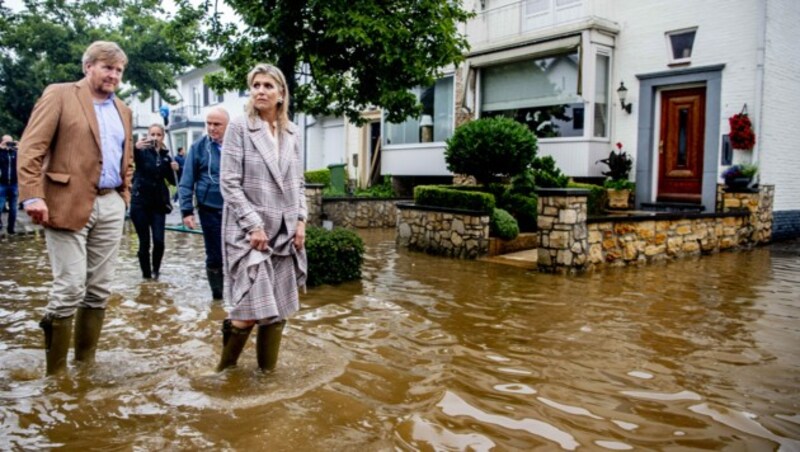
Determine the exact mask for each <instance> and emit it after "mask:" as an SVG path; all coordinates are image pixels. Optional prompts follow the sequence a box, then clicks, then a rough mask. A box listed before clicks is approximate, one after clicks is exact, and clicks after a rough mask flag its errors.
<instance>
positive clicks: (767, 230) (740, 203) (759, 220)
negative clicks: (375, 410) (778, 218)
mask: <svg viewBox="0 0 800 452" xmlns="http://www.w3.org/2000/svg"><path fill="white" fill-rule="evenodd" d="M774 199H775V186H774V185H762V186H760V187H758V188H757V189H756V190H754V191H743V192H742V191H726V190H725V186H724V185H722V184H720V185H718V186H717V212H735V211H740V210H744V211H747V212H749V213H750V219H749V223H750V224H749V226H750V228H751V235H750V240H751V241H753V242H755V243H769V242H770V241H771V240H772V222H773V221H772V220H773V218H772V203H773V200H774Z"/></svg>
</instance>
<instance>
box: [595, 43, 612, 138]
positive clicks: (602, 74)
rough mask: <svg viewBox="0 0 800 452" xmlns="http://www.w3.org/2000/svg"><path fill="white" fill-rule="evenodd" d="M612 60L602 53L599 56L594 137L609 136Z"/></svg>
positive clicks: (596, 75)
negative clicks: (609, 96) (610, 71)
mask: <svg viewBox="0 0 800 452" xmlns="http://www.w3.org/2000/svg"><path fill="white" fill-rule="evenodd" d="M609 61H610V58H609V56H608V55H604V54H602V53H598V54H597V62H596V63H597V67H596V68H595V69H596V72H597V73H596V74H595V85H594V136H595V137H607V136H608V109H609V102H608V93H609V87H608V83H609V78H610V77H609V69H610V64H609Z"/></svg>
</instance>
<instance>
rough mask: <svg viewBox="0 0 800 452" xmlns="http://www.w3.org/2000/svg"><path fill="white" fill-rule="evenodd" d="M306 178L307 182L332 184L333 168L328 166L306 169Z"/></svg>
mask: <svg viewBox="0 0 800 452" xmlns="http://www.w3.org/2000/svg"><path fill="white" fill-rule="evenodd" d="M305 178H306V183H307V184H322V185H324V186H326V187H327V186H329V185H330V184H331V170H329V169H328V168H323V169H318V170H313V171H306V172H305Z"/></svg>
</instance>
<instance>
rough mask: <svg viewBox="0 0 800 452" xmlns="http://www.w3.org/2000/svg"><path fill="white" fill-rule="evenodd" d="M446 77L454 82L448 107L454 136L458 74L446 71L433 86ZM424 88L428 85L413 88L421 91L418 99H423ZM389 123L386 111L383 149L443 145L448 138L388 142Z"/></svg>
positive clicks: (382, 122)
mask: <svg viewBox="0 0 800 452" xmlns="http://www.w3.org/2000/svg"><path fill="white" fill-rule="evenodd" d="M446 78H450V79H451V81H452V84H451V85H452V86H451V90H452V91H451V99H452V101H451V102H449V103H448V108H449V109H450V136H452V135H453V132H455V124H456V109H455V99H456V92H457V91H456V74H455V72H452V71H448V72H445V73H444V74H442V75H441V76H440V77H437V78H436V80H434V82H433V85H432V86H434V87H435V86H436V82H438V81H439V80H442V79H446ZM424 88H427V87H422V86H415V87H414V88H412V90H418V91H419V92H418V93H417V94H418V99H417V101H420V100H421V95H422V91H424ZM422 116H423V115H422V114H421V115H420V117H419V119H420V120H421V119H422ZM409 118H410V116H408V117H406V119H405V120H404V121H403V123H404V122H406V121H408V119H409ZM403 123H391V124H395V125H399V124H403ZM387 124H389V121H387V120H386V114H385V113H384V114H382V115H381V147H382V148H383V149H385V150H391V149H412V148H431V147H442V146H443V145H444V143H445V140H446V139H445V140H441V141H435V140H434V141H429V142H422V141H420V142H416V143H388V142H387V140H388V138H389V136H388V127H387ZM447 138H450V137H447Z"/></svg>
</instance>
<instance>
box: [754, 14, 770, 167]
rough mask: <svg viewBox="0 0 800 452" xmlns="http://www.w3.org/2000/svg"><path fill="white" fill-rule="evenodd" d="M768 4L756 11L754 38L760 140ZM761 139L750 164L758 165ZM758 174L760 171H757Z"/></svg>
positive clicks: (761, 133) (757, 126) (756, 107)
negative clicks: (755, 34) (755, 33)
mask: <svg viewBox="0 0 800 452" xmlns="http://www.w3.org/2000/svg"><path fill="white" fill-rule="evenodd" d="M768 4H769V2H763V3H761V5H762V6H761V8H759V11H758V18H757V27H758V28H757V33H758V35H757V36H756V40H757V41H756V86H755V99H754V102H753V109H754V110H755V111H754V112H753V113H754V115H753V116H755V120H756V124H755V126H756V127H755V129H756V130H757V131H758V135H759V136H760V138H763V137H764V109H763V108H762V106H763V105H764V61H765V59H766V58H765V54H766V43H767V5H768ZM761 143H762V141H761V139H759V140H758V141H757V143H756V146H755V148H754V149H753V155H752V157H751V158H752V162H751V163H759V160H760V159H759V156H760V155H759V154H760V152H759V150H760V149H761ZM759 172H760V171H759ZM759 179H760V177H759Z"/></svg>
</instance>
